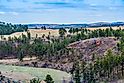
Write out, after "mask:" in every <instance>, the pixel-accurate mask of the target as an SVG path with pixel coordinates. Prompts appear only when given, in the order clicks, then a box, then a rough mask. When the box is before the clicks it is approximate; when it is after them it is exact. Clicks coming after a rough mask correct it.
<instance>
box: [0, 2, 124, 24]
mask: <svg viewBox="0 0 124 83" xmlns="http://www.w3.org/2000/svg"><path fill="white" fill-rule="evenodd" d="M0 21H5V22H11V23H93V22H101V21H102V22H114V21H124V0H0Z"/></svg>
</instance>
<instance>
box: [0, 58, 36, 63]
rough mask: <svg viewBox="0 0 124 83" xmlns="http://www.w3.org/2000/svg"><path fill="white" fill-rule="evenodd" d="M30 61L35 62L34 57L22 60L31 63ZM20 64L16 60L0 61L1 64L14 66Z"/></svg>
mask: <svg viewBox="0 0 124 83" xmlns="http://www.w3.org/2000/svg"><path fill="white" fill-rule="evenodd" d="M31 60H36V57H32V58H24V59H23V61H31ZM18 62H20V61H19V60H18V59H3V60H0V63H1V64H14V63H18Z"/></svg>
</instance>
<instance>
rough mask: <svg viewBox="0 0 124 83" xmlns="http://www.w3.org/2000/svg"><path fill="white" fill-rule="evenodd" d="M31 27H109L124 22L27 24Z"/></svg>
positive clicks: (120, 24)
mask: <svg viewBox="0 0 124 83" xmlns="http://www.w3.org/2000/svg"><path fill="white" fill-rule="evenodd" d="M27 25H28V27H29V28H35V27H37V28H41V27H42V26H45V27H46V28H52V29H59V28H71V27H73V28H81V27H82V28H87V27H109V26H124V22H112V23H108V22H98V23H91V24H27Z"/></svg>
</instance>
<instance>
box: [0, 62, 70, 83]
mask: <svg viewBox="0 0 124 83" xmlns="http://www.w3.org/2000/svg"><path fill="white" fill-rule="evenodd" d="M0 71H1V73H2V75H5V76H6V77H9V78H12V79H16V80H25V81H29V80H30V79H32V78H39V79H41V80H44V79H45V76H46V75H47V74H50V75H51V76H52V77H53V79H54V80H55V83H61V81H62V79H63V77H64V78H65V79H67V80H68V79H69V78H70V77H71V76H70V74H68V73H66V72H63V71H59V70H54V69H48V68H33V67H21V66H11V65H2V64H1V65H0Z"/></svg>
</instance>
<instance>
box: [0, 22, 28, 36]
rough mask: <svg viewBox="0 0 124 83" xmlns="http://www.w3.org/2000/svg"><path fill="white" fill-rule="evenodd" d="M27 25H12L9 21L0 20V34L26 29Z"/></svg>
mask: <svg viewBox="0 0 124 83" xmlns="http://www.w3.org/2000/svg"><path fill="white" fill-rule="evenodd" d="M27 29H28V26H27V25H21V24H19V25H12V24H11V23H5V22H0V35H10V34H12V33H14V32H22V31H27Z"/></svg>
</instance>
